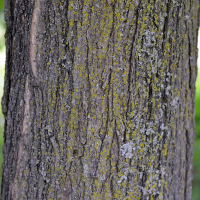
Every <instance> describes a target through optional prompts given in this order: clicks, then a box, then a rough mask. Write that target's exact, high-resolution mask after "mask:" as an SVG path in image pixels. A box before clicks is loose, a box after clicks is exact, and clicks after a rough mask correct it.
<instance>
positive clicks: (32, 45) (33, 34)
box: [30, 0, 40, 84]
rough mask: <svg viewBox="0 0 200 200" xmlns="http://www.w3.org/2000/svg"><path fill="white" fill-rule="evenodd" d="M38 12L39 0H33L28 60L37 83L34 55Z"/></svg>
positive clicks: (35, 54)
mask: <svg viewBox="0 0 200 200" xmlns="http://www.w3.org/2000/svg"><path fill="white" fill-rule="evenodd" d="M39 14H40V0H35V7H34V10H33V15H32V21H31V31H30V62H31V68H32V72H33V76H34V77H35V81H36V83H37V84H39V81H38V74H37V63H36V56H37V49H36V44H37V42H36V41H37V26H38V21H39Z"/></svg>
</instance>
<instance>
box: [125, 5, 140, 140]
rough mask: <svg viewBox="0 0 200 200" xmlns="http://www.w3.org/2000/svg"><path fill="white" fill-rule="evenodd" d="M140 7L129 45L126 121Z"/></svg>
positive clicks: (137, 10)
mask: <svg viewBox="0 0 200 200" xmlns="http://www.w3.org/2000/svg"><path fill="white" fill-rule="evenodd" d="M140 5H141V1H140V2H139V5H138V7H137V9H136V23H135V31H134V34H133V38H132V43H131V49H130V56H129V71H128V91H127V93H128V100H127V109H126V120H127V117H128V110H129V104H130V95H131V94H130V87H131V69H132V66H131V64H132V57H133V47H134V43H135V39H136V34H137V29H138V18H139V11H140V10H139V9H140ZM123 142H124V143H126V126H125V130H124V139H123Z"/></svg>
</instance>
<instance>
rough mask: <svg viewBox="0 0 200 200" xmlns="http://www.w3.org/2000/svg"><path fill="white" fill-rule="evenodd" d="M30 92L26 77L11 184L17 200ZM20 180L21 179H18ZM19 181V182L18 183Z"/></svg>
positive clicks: (28, 114) (28, 115)
mask: <svg viewBox="0 0 200 200" xmlns="http://www.w3.org/2000/svg"><path fill="white" fill-rule="evenodd" d="M30 95H31V93H30V90H29V78H28V75H27V78H26V87H25V94H24V101H25V104H24V118H23V121H22V129H21V135H20V136H19V149H18V158H17V164H16V171H15V177H14V180H13V183H12V198H13V199H18V196H19V194H20V185H19V184H20V183H21V182H20V180H18V177H19V176H20V175H22V174H21V173H20V172H21V171H22V169H21V168H20V161H21V159H24V158H22V153H23V150H22V144H21V136H22V135H24V134H27V133H28V131H29V122H30ZM19 178H21V177H19ZM18 181H19V182H18Z"/></svg>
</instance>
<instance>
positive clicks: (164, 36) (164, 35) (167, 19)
mask: <svg viewBox="0 0 200 200" xmlns="http://www.w3.org/2000/svg"><path fill="white" fill-rule="evenodd" d="M166 7H167V12H166V17H165V20H164V27H163V42H162V51H163V53H164V48H165V40H166V38H167V30H168V24H169V12H170V7H171V0H168V2H167V5H166Z"/></svg>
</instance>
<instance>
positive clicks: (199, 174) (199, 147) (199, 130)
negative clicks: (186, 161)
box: [0, 0, 200, 200]
mask: <svg viewBox="0 0 200 200" xmlns="http://www.w3.org/2000/svg"><path fill="white" fill-rule="evenodd" d="M3 2H4V0H0V98H1V97H2V95H3V84H4V66H5V40H4V34H5V28H6V26H5V22H4V14H3V7H4V5H3ZM198 47H199V49H200V34H199V41H198ZM199 57H200V52H199ZM198 66H199V67H198V68H199V75H198V77H197V82H196V89H197V90H196V117H195V120H196V138H195V143H194V157H193V165H194V166H193V176H194V179H193V192H192V200H200V58H199V59H198ZM3 124H4V118H3V114H2V111H1V106H0V183H1V167H2V162H3V154H2V145H3V127H4V125H3Z"/></svg>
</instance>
